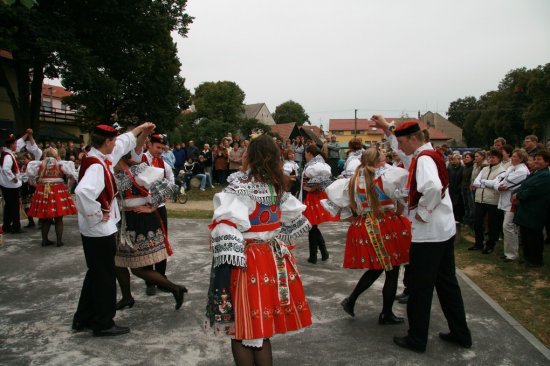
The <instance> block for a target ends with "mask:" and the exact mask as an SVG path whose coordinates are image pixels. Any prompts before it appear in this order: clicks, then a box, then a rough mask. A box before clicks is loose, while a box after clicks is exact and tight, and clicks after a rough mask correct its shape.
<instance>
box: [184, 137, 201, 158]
mask: <svg viewBox="0 0 550 366" xmlns="http://www.w3.org/2000/svg"><path fill="white" fill-rule="evenodd" d="M186 151H187V159H189V158H191V159H193V161H198V160H199V148H198V147H196V146H195V143H194V142H193V141H189V145H188V146H187V149H186Z"/></svg>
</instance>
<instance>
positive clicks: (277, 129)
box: [269, 122, 296, 141]
mask: <svg viewBox="0 0 550 366" xmlns="http://www.w3.org/2000/svg"><path fill="white" fill-rule="evenodd" d="M269 127H271V132H274V133H278V134H279V136H281V138H282V139H283V141H286V140H288V139H289V138H290V135H291V134H292V131H293V130H294V128H295V127H296V123H294V122H291V123H281V124H278V125H273V126H269Z"/></svg>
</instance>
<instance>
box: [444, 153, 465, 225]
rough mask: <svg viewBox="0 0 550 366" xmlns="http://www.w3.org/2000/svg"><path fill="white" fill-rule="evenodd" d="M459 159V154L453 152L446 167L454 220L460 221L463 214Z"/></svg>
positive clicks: (461, 170) (461, 171)
mask: <svg viewBox="0 0 550 366" xmlns="http://www.w3.org/2000/svg"><path fill="white" fill-rule="evenodd" d="M461 160H462V159H461V157H460V154H453V155H451V156H450V157H449V166H448V167H447V171H448V173H449V194H450V195H451V201H452V203H453V213H454V217H455V221H456V222H460V223H462V216H463V214H464V205H463V203H462V190H461V188H462V174H463V169H464V168H463V167H462V164H461Z"/></svg>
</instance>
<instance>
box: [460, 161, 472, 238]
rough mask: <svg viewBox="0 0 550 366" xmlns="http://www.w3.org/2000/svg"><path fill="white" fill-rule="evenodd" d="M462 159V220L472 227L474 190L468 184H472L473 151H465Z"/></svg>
mask: <svg viewBox="0 0 550 366" xmlns="http://www.w3.org/2000/svg"><path fill="white" fill-rule="evenodd" d="M462 161H463V162H464V167H463V169H462V182H461V187H460V189H461V192H462V202H463V205H464V219H463V220H462V222H463V223H464V224H466V225H468V226H470V228H472V229H473V227H474V210H475V202H474V192H473V191H472V190H471V189H470V185H471V184H472V172H473V169H474V153H472V152H469V151H468V152H465V153H464V157H463V158H462Z"/></svg>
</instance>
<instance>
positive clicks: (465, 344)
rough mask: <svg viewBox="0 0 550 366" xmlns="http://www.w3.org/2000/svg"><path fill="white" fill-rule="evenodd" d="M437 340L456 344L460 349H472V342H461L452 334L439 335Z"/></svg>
mask: <svg viewBox="0 0 550 366" xmlns="http://www.w3.org/2000/svg"><path fill="white" fill-rule="evenodd" d="M439 338H441V339H442V340H444V341H445V342H449V343H455V344H458V345H459V346H460V347H462V348H470V347H472V340H471V339H470V340H467V341H463V340H460V339H458V338H457V337H456V336H455V335H454V334H453V333H439Z"/></svg>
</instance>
